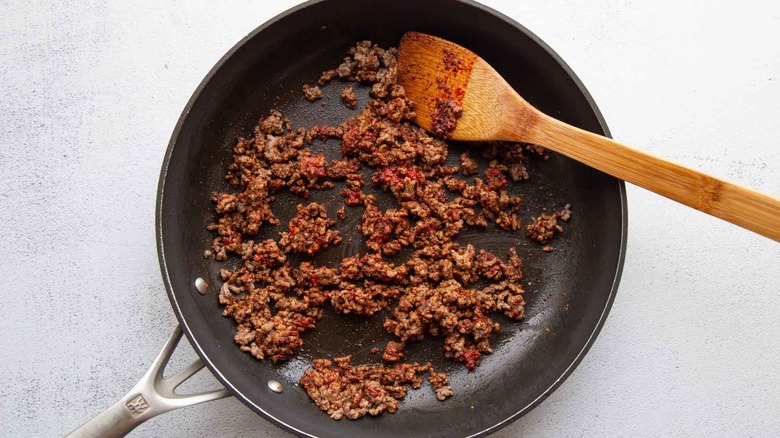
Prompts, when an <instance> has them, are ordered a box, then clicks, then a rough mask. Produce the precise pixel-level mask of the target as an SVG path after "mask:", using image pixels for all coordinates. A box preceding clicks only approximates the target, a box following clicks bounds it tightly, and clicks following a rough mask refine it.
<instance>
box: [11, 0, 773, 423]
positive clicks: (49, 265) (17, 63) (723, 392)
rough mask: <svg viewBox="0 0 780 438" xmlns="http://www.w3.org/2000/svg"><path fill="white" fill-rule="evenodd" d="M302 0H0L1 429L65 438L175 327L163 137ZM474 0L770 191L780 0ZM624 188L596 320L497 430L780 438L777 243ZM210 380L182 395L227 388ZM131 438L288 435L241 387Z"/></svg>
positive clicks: (692, 160)
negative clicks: (203, 85)
mask: <svg viewBox="0 0 780 438" xmlns="http://www.w3.org/2000/svg"><path fill="white" fill-rule="evenodd" d="M296 3H298V2H297V1H292V0H287V1H276V2H256V1H230V2H211V1H203V0H200V1H187V2H185V1H171V2H165V1H164V2H158V1H143V2H140V1H138V2H135V1H133V2H130V1H111V2H105V1H103V2H101V1H88V2H69V4H68V5H64V4H61V3H55V4H48V2H41V3H36V4H32V3H30V2H23V1H10V2H7V1H6V2H0V17H2V18H0V205H1V206H2V209H0V235H1V236H3V241H4V242H6V243H5V245H4V246H5V250H4V251H2V253H0V266H2V269H3V275H2V277H3V279H4V282H5V285H4V288H3V289H4V291H3V298H2V299H0V316H1V317H0V352H2V355H3V358H2V360H0V379H2V383H1V384H0V423H2V424H3V426H2V427H1V428H0V436H9V437H10V436H19V437H22V436H25V437H26V436H56V435H62V434H64V433H66V432H68V431H69V430H71V429H73V428H74V427H76V426H77V425H78V424H80V423H81V422H83V421H85V420H87V419H88V418H90V417H91V416H92V415H94V414H96V413H97V412H98V411H99V410H101V409H103V408H105V407H107V406H109V405H110V404H111V403H113V402H114V401H115V400H116V399H117V398H118V397H119V396H121V395H123V394H124V393H125V392H126V391H127V390H128V389H130V387H131V386H132V385H133V384H134V383H135V381H136V379H138V378H139V377H140V376H141V374H143V372H144V371H145V370H146V368H147V367H148V365H149V364H150V363H151V361H152V359H153V358H154V357H155V355H156V354H157V352H158V350H159V348H160V347H161V346H162V344H163V343H164V341H165V339H167V337H168V335H169V333H170V332H171V330H172V328H173V327H174V326H175V317H174V315H173V312H172V311H171V308H170V306H169V304H168V298H167V297H166V294H165V291H164V288H163V284H162V280H161V277H160V273H159V268H158V264H157V254H156V248H155V238H154V206H155V196H156V190H157V178H158V174H159V170H160V164H161V162H162V157H163V154H164V152H165V148H166V145H167V143H168V139H169V137H170V134H171V131H172V129H173V127H174V125H175V123H176V120H177V118H178V117H179V114H180V112H181V110H182V108H183V107H184V104H185V103H186V101H187V100H188V98H189V97H190V94H191V93H192V92H193V90H194V89H195V87H196V86H197V85H198V83H199V82H200V81H201V79H202V78H203V76H204V75H205V74H206V73H207V72H208V71H209V69H210V68H211V67H212V66H213V64H214V63H215V62H216V61H217V60H218V59H219V58H220V57H221V56H222V54H223V53H224V52H226V51H227V50H228V49H229V48H230V47H232V46H233V44H235V43H236V42H237V41H238V40H239V39H240V38H242V37H243V36H244V35H246V34H247V33H249V32H250V31H251V30H253V29H254V28H255V27H257V26H258V25H260V24H261V23H262V22H264V21H265V20H267V19H269V18H271V17H272V16H274V15H276V14H277V13H279V12H281V11H283V10H285V9H287V8H288V7H290V6H292V5H293V4H296ZM484 3H486V4H487V5H489V6H492V7H494V8H495V9H497V10H499V11H501V12H503V13H504V14H507V15H509V16H510V17H512V18H514V19H515V20H517V21H519V22H520V23H521V24H523V25H525V26H526V27H528V28H529V29H530V30H531V31H532V32H535V33H536V34H537V35H538V36H540V37H541V38H542V39H543V40H545V41H546V42H547V43H548V44H549V45H550V46H551V47H552V48H553V49H554V50H555V51H557V52H558V54H560V55H561V57H562V58H563V59H564V60H565V61H566V62H567V63H568V64H569V65H570V66H571V67H572V68H573V69H574V71H575V72H576V73H577V74H578V75H579V77H580V78H581V79H582V81H583V82H584V84H585V85H586V86H587V88H588V89H589V90H590V92H591V94H592V95H593V97H594V98H595V100H596V102H597V104H598V105H599V107H600V108H601V110H602V112H603V113H604V116H605V118H606V120H607V122H608V123H609V126H610V128H611V130H612V133H613V135H614V137H615V138H616V139H619V140H621V141H622V142H624V143H626V144H630V145H632V146H635V147H637V148H640V149H643V150H645V151H647V152H649V153H652V154H656V155H660V156H662V157H666V158H668V159H671V160H674V161H677V162H680V163H682V164H686V165H689V166H691V167H694V168H698V169H701V170H703V171H705V172H707V173H710V174H713V175H716V176H719V177H722V178H725V179H727V180H730V181H733V182H736V183H739V184H743V185H746V186H749V187H752V188H755V189H758V190H761V191H764V192H767V193H769V194H773V195H775V196H780V126H778V120H780V44H778V43H777V42H778V41H780V8H779V7H778V6H777V3H772V2H752V4H750V5H747V4H745V2H737V1H731V2H717V3H719V4H718V5H715V3H716V2H703V1H697V2H681V1H671V0H664V1H657V2H621V1H597V2H577V3H578V4H574V3H575V2H567V1H562V0H555V1H550V0H527V1H522V2H514V1H506V0H505V1H499V0H490V1H488V0H486V1H485V2H484ZM570 3H571V4H570ZM628 201H629V227H628V229H629V239H628V255H627V257H626V261H625V270H624V271H623V277H622V281H621V285H620V290H619V293H618V295H617V299H616V301H615V304H614V307H613V308H612V311H611V313H610V316H609V318H608V320H607V322H606V325H605V326H604V329H603V330H602V332H601V335H600V336H599V338H598V339H597V341H596V343H595V345H594V346H593V348H592V349H591V351H590V353H589V354H588V355H587V357H586V358H585V359H584V361H583V362H582V364H581V365H580V366H579V367H578V368H577V370H576V371H575V372H574V374H573V375H572V376H571V377H569V379H568V380H567V381H566V382H565V383H564V384H563V385H562V386H561V387H560V388H559V389H558V390H557V391H556V392H555V393H554V394H553V395H552V396H551V397H550V398H549V399H547V400H546V401H545V402H543V403H542V404H541V405H540V406H539V407H538V408H536V409H535V410H534V411H532V412H531V413H530V414H528V415H526V416H525V417H523V418H521V419H520V420H519V421H517V422H515V423H513V424H511V425H510V426H508V427H506V428H505V429H503V430H501V431H500V432H498V433H497V434H495V436H497V437H502V438H505V437H515V436H523V437H579V436H588V437H591V436H642V437H655V436H702V437H704V436H707V437H711V436H722V437H731V436H777V435H778V434H779V433H780V378H778V374H779V373H780V361H778V359H779V358H780V294H778V292H780V244H778V243H776V242H773V241H770V240H768V239H765V238H762V237H759V236H757V235H754V234H752V233H750V232H747V231H744V230H741V229H739V228H737V227H735V226H732V225H729V224H727V223H725V222H722V221H720V220H718V219H714V218H711V217H708V216H706V215H704V214H701V213H698V212H696V211H693V210H690V209H688V208H685V207H682V206H680V205H677V204H675V203H673V202H671V201H668V200H666V199H664V198H661V197H659V196H656V195H653V194H651V193H648V192H646V191H644V190H641V189H638V188H635V187H629V188H628ZM778 220H780V218H779V219H778ZM186 347H187V348H186V350H188V351H186V352H185V353H186V354H182V355H181V356H182V357H185V356H186V357H190V358H191V357H193V356H194V353H192V352H191V351H190V349H189V346H186ZM177 363H183V360H179V361H178V362H177ZM202 374H203V375H202V376H199V377H200V379H199V381H197V382H194V383H193V384H192V385H193V387H215V386H217V383H216V381H215V380H214V379H213V378H212V377H211V376H210V375H209V374H208V373H207V372H204V373H202ZM133 436H136V437H157V436H170V437H191V436H269V437H283V436H288V435H287V434H286V433H284V432H282V431H281V430H279V429H277V428H276V427H275V426H273V425H271V424H269V423H267V422H266V421H265V420H263V419H262V418H261V417H259V416H257V415H255V414H253V413H252V412H251V411H250V410H249V409H248V408H246V407H244V406H243V405H242V404H241V403H239V402H238V401H236V400H235V399H232V398H231V399H225V400H220V401H216V402H212V403H207V404H204V405H200V406H197V407H193V408H189V409H184V410H180V411H176V412H172V413H168V414H165V415H163V416H160V417H157V418H154V419H152V420H150V421H149V422H147V423H145V424H143V425H141V426H140V427H139V428H138V429H136V431H135V432H134V433H133Z"/></svg>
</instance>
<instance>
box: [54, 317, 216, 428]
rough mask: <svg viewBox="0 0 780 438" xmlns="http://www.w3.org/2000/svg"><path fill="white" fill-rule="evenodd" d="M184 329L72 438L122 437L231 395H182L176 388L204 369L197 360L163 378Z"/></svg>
mask: <svg viewBox="0 0 780 438" xmlns="http://www.w3.org/2000/svg"><path fill="white" fill-rule="evenodd" d="M181 335H182V331H181V327H180V326H178V325H177V326H176V329H175V330H174V331H173V334H171V337H170V338H169V339H168V342H166V343H165V347H163V349H162V350H161V351H160V354H158V355H157V358H156V359H155V360H154V363H152V366H151V367H150V368H149V371H147V372H146V374H144V376H143V377H141V380H139V381H138V383H136V384H135V386H134V387H133V389H131V390H130V392H128V393H127V394H125V396H124V397H122V398H121V399H120V400H119V401H118V402H116V403H114V404H113V405H112V406H111V407H109V408H108V409H106V410H105V411H103V412H101V413H99V414H97V415H95V416H94V417H93V418H92V419H91V420H89V421H87V422H86V423H84V424H82V425H81V426H79V427H78V428H77V429H76V430H74V431H73V432H71V433H69V434H68V435H67V437H70V438H88V437H89V438H91V437H121V436H124V435H126V434H127V433H129V432H130V431H131V430H133V429H135V427H136V426H138V425H139V424H141V423H143V422H144V421H146V420H148V419H150V418H152V417H155V416H157V415H160V414H164V413H166V412H168V411H172V410H174V409H179V408H183V407H187V406H192V405H196V404H198V403H203V402H207V401H211V400H216V399H220V398H223V397H227V396H229V395H230V392H228V390H227V389H219V390H215V391H208V392H202V393H199V394H192V395H181V394H177V393H176V392H175V390H176V388H177V387H178V386H179V385H181V384H182V383H184V382H185V381H186V380H187V379H189V378H190V377H192V376H193V375H194V374H195V373H197V372H198V371H200V370H201V368H203V362H202V361H201V360H200V359H198V360H196V361H195V362H193V363H191V364H190V365H189V366H188V367H187V368H184V369H183V370H181V371H179V372H178V373H176V374H175V375H173V376H171V377H169V378H167V379H166V378H164V377H163V371H164V370H165V367H166V366H167V365H168V361H169V360H170V359H171V355H173V352H174V351H175V350H176V346H178V345H179V341H180V340H181Z"/></svg>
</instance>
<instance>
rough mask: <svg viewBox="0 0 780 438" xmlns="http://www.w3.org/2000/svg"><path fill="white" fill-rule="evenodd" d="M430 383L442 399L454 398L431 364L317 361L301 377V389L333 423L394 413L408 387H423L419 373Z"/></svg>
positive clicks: (447, 385) (347, 358)
mask: <svg viewBox="0 0 780 438" xmlns="http://www.w3.org/2000/svg"><path fill="white" fill-rule="evenodd" d="M425 372H427V373H428V374H429V377H428V381H429V382H430V384H431V387H432V389H433V390H434V392H435V393H436V397H437V398H438V399H439V400H444V399H445V398H447V397H449V396H451V395H452V389H451V388H450V387H449V382H448V380H447V376H446V375H444V374H443V373H437V372H436V371H435V370H434V369H433V367H432V366H431V364H430V363H427V364H425V365H420V364H418V363H411V364H409V363H404V364H396V365H394V366H392V367H384V366H380V365H362V366H353V365H352V364H351V361H350V357H349V356H347V357H339V358H336V359H334V360H333V361H330V360H328V359H315V360H314V361H313V364H312V368H310V369H308V370H306V371H305V372H304V373H303V377H301V381H300V383H301V386H303V388H304V389H305V390H306V392H307V393H308V394H309V397H311V399H312V400H314V402H315V403H316V404H317V406H318V407H319V408H320V409H322V410H323V411H325V412H327V413H328V415H330V418H332V419H334V420H340V419H342V418H344V417H346V418H349V419H350V420H356V419H358V418H360V417H362V416H364V415H366V414H368V415H372V416H375V415H379V414H381V413H382V412H390V413H394V412H395V411H396V410H397V409H398V400H401V399H403V398H404V397H406V392H407V387H408V386H411V387H412V389H418V388H420V387H421V386H422V378H420V374H423V373H425Z"/></svg>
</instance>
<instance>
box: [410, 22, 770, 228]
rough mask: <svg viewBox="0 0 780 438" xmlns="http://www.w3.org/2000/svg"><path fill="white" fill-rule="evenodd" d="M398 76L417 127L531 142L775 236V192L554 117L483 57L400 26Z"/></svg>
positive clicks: (478, 137) (472, 137) (476, 138)
mask: <svg viewBox="0 0 780 438" xmlns="http://www.w3.org/2000/svg"><path fill="white" fill-rule="evenodd" d="M398 52H399V58H398V81H399V83H400V84H401V85H403V87H404V88H405V89H406V95H407V96H408V97H409V98H410V99H412V101H414V103H415V106H414V109H415V112H416V113H417V119H416V122H417V124H418V125H420V126H421V127H422V128H423V129H425V130H427V131H430V132H433V133H434V134H438V135H442V136H445V137H448V138H452V139H454V140H463V141H486V140H507V141H518V142H526V143H533V144H537V145H540V146H544V147H546V148H548V149H550V150H553V151H555V152H558V153H561V154H563V155H566V156H568V157H570V158H573V159H575V160H577V161H580V162H582V163H584V164H587V165H588V166H591V167H594V168H596V169H598V170H600V171H602V172H605V173H607V174H610V175H612V176H614V177H617V178H620V179H623V180H625V181H628V182H630V183H633V184H636V185H638V186H640V187H644V188H645V189H647V190H650V191H652V192H655V193H658V194H660V195H663V196H666V197H667V198H669V199H672V200H675V201H677V202H680V203H682V204H685V205H687V206H689V207H693V208H695V209H697V210H700V211H703V212H705V213H707V214H710V215H712V216H715V217H719V218H721V219H724V220H726V221H729V222H731V223H733V224H736V225H739V226H741V227H744V228H747V229H748V230H752V231H755V232H756V233H759V234H762V235H764V236H766V237H769V238H771V239H774V240H776V241H780V200H778V199H777V198H774V197H771V196H768V195H765V194H762V193H758V192H755V191H753V190H749V189H746V188H744V187H740V186H738V185H735V184H731V183H729V182H726V181H722V180H720V179H717V178H714V177H711V176H709V175H705V174H703V173H700V172H697V171H695V170H693V169H689V168H687V167H684V166H680V165H678V164H674V163H670V162H668V161H666V160H663V159H661V158H657V157H653V156H651V155H648V154H646V153H644V152H640V151H638V150H635V149H631V148H629V147H627V146H624V145H622V144H620V143H617V142H615V141H613V140H610V139H608V138H606V137H602V136H600V135H596V134H593V133H591V132H587V131H584V130H582V129H579V128H576V127H574V126H571V125H568V124H566V123H563V122H561V121H559V120H556V119H554V118H552V117H550V116H548V115H546V114H544V113H542V112H541V111H539V110H537V109H536V108H534V107H533V106H531V105H530V104H529V103H528V102H526V101H525V99H523V98H522V97H521V96H520V95H519V94H518V93H517V92H516V91H515V90H513V89H512V87H511V86H510V85H509V84H508V83H507V82H506V81H505V80H504V78H502V77H501V75H499V74H498V72H496V71H495V70H494V69H493V68H492V67H491V66H490V65H488V63H487V62H485V60H483V59H482V58H480V57H478V56H477V55H476V54H475V53H473V52H471V51H469V50H467V49H465V48H463V47H461V46H459V45H457V44H455V43H452V42H450V41H447V40H444V39H441V38H437V37H434V36H431V35H426V34H423V33H418V32H407V33H406V34H404V36H403V37H402V38H401V44H400V46H399V48H398Z"/></svg>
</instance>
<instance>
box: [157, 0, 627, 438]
mask: <svg viewBox="0 0 780 438" xmlns="http://www.w3.org/2000/svg"><path fill="white" fill-rule="evenodd" d="M322 1H324V0H309V1H307V2H305V3H302V4H300V5H297V6H295V7H293V8H290V9H287V10H286V11H283V12H281V13H280V14H278V15H276V16H274V17H273V18H271V19H269V20H268V21H266V22H265V23H263V24H262V25H260V26H259V27H257V28H256V29H254V30H253V31H252V32H250V33H249V34H247V35H246V36H245V37H244V38H242V39H241V40H240V41H239V42H237V43H236V44H235V45H234V46H233V47H232V48H231V49H230V50H229V51H228V52H227V53H226V54H225V55H223V56H222V58H220V60H219V61H218V62H217V63H216V64H215V65H214V67H212V68H211V70H210V71H209V72H208V74H206V76H205V77H204V78H203V80H202V81H201V82H200V84H199V85H198V87H197V88H196V89H195V92H194V93H193V94H192V96H191V97H190V99H189V100H188V101H187V104H186V105H185V106H184V109H183V110H182V113H181V115H180V116H179V119H178V121H177V123H176V126H175V128H174V130H173V132H172V134H171V139H170V141H169V143H168V148H167V150H166V152H165V156H164V158H163V162H162V167H161V170H160V178H159V182H158V186H157V202H156V204H155V236H156V240H157V256H158V261H159V263H160V272H161V274H162V279H163V283H164V285H165V290H166V292H167V294H168V298H169V300H170V302H171V307H172V308H173V310H174V314H175V315H176V318H177V319H178V320H179V323H180V324H181V326H182V328H183V330H184V334H185V335H186V336H187V339H188V340H189V342H190V344H191V345H192V346H193V349H194V350H195V352H196V353H197V354H198V356H199V357H200V358H201V359H202V360H203V362H204V363H205V364H206V366H208V368H209V370H210V371H211V373H212V374H213V375H214V376H215V377H216V378H217V380H219V382H220V383H221V384H223V385H224V386H225V387H226V388H227V389H228V390H229V391H230V392H231V393H232V394H233V395H234V396H236V397H237V398H239V399H240V400H241V401H242V402H243V403H244V404H246V405H248V406H251V407H252V408H253V410H255V411H256V412H258V413H260V414H261V415H262V416H263V417H264V418H266V419H267V420H269V421H271V422H273V423H275V424H276V425H278V426H280V427H282V428H283V429H285V430H287V431H289V432H292V433H294V434H296V435H298V436H304V437H314V435H311V434H308V433H306V432H304V431H302V430H300V429H297V428H295V427H294V426H292V425H290V424H287V423H285V422H283V421H282V420H280V419H278V418H276V417H274V416H273V415H271V414H270V413H268V412H266V411H265V410H263V408H262V407H260V406H258V405H257V404H255V403H253V402H252V401H251V400H249V399H248V398H247V397H246V396H245V395H244V394H243V393H241V392H240V391H239V390H238V389H237V388H236V387H235V386H233V385H232V384H231V383H230V382H229V381H228V380H227V379H226V378H225V377H224V376H223V375H222V374H221V373H220V372H219V370H218V369H217V368H216V367H215V366H214V364H213V363H212V362H211V360H210V359H209V357H208V356H207V355H206V354H205V353H204V352H203V349H202V348H201V346H200V345H199V344H198V342H197V340H196V339H195V338H194V337H193V336H192V332H191V330H190V327H189V325H188V322H187V320H186V319H184V316H183V314H182V312H181V308H180V307H179V303H178V301H177V299H176V296H175V295H174V294H173V290H172V287H171V281H170V278H169V273H168V266H167V263H166V260H165V252H164V248H163V239H162V205H163V194H164V193H163V192H164V188H165V181H166V177H167V174H168V166H169V164H170V160H171V156H172V154H173V149H174V145H175V143H176V138H177V137H178V135H179V132H180V130H181V127H182V124H183V122H184V120H185V118H186V116H187V115H188V114H189V112H190V109H191V108H192V106H193V105H194V103H195V102H196V101H197V100H198V97H199V96H200V94H201V92H202V91H203V89H204V88H205V86H206V84H208V82H209V81H210V80H211V78H212V77H213V76H214V74H215V73H216V72H217V71H218V70H219V69H220V68H221V67H222V65H223V64H224V63H225V62H226V61H227V60H228V59H230V58H231V57H232V56H233V55H234V53H235V52H236V51H237V50H238V49H239V48H240V47H241V46H243V45H244V43H246V41H248V40H250V39H251V38H253V37H254V36H255V35H256V34H258V33H260V32H262V31H263V30H265V29H266V28H267V27H269V26H271V25H272V24H274V23H276V22H277V21H279V20H280V19H282V18H284V17H286V16H288V15H291V14H293V13H296V12H298V11H299V10H302V9H305V8H308V7H310V6H312V5H314V4H317V3H320V2H322ZM455 1H457V2H458V3H464V4H467V5H470V6H473V7H475V8H478V9H481V10H483V11H485V12H487V13H489V14H492V15H494V16H496V17H497V18H499V19H501V20H503V21H505V22H507V23H508V24H510V25H512V26H513V27H515V28H516V29H518V30H519V31H520V32H522V33H524V34H525V35H526V36H528V37H529V38H531V39H532V40H533V41H534V42H535V43H536V44H538V45H539V47H541V48H542V49H543V50H544V51H546V52H547V53H548V54H549V55H550V56H551V57H552V58H553V59H554V60H555V61H556V62H558V64H560V65H561V67H562V68H563V69H564V70H565V71H566V73H567V74H568V75H569V76H570V77H571V79H572V80H573V81H574V83H575V84H576V85H577V88H578V89H579V90H580V92H581V93H582V95H583V96H584V97H585V99H586V100H587V101H588V104H589V105H590V107H591V109H592V110H593V112H594V114H595V115H596V118H597V120H598V122H599V125H600V126H601V129H602V130H603V131H604V134H605V135H606V136H607V137H611V134H610V131H609V127H608V126H607V123H606V121H605V120H604V116H603V115H602V114H601V111H600V110H599V108H598V106H597V105H596V102H595V101H594V100H593V97H592V96H591V95H590V93H589V92H588V90H587V89H586V88H585V86H584V84H583V83H582V81H581V80H580V79H579V78H578V77H577V75H576V74H575V73H574V71H573V70H572V69H571V68H570V67H569V66H568V64H566V62H564V61H563V59H562V58H561V57H560V56H559V55H558V54H557V53H556V52H555V51H554V50H553V49H552V48H550V46H548V45H547V44H546V43H545V42H544V41H542V40H541V39H540V38H539V37H537V36H536V35H535V34H534V33H533V32H531V31H529V30H528V29H527V28H525V27H524V26H522V25H521V24H520V23H518V22H517V21H515V20H514V19H512V18H510V17H508V16H506V15H504V14H503V13H501V12H499V11H497V10H495V9H493V8H490V7H488V6H485V5H483V4H481V3H477V2H475V1H472V0H455ZM616 181H617V183H618V188H619V192H620V201H621V207H622V208H621V212H622V218H621V219H622V220H621V222H622V226H621V243H620V253H619V258H618V263H617V269H616V270H615V276H614V281H613V283H612V288H611V290H610V294H609V299H608V300H607V305H606V306H605V308H604V311H603V312H602V314H601V315H600V317H599V321H598V324H597V325H596V327H595V328H594V330H593V332H592V333H591V334H590V336H589V337H588V341H587V342H586V344H585V346H584V347H583V348H582V350H580V352H579V353H578V354H577V356H576V357H575V359H574V361H573V362H572V363H571V364H570V365H569V366H568V367H567V368H566V370H565V371H564V373H563V374H562V375H561V377H560V378H559V379H558V380H556V381H555V382H554V383H553V384H552V385H551V386H550V387H549V388H547V389H546V390H545V391H544V392H543V393H542V394H541V395H540V396H539V397H537V398H536V399H535V400H534V401H533V402H532V403H530V404H528V405H527V406H525V407H523V408H522V409H521V410H519V411H518V412H516V413H515V414H514V415H512V416H510V417H508V418H506V419H505V420H504V421H502V422H500V423H497V424H495V425H493V426H491V427H489V428H487V429H485V430H483V431H480V432H478V433H476V434H473V435H470V436H469V438H471V437H480V436H486V435H489V434H490V433H493V432H495V431H497V430H499V429H501V428H503V427H505V426H506V425H508V424H510V423H512V422H513V421H515V420H517V419H518V418H520V417H522V416H523V415H525V414H526V413H528V412H529V411H531V410H532V409H533V408H534V407H536V406H538V405H539V404H540V403H542V402H543V401H544V400H545V399H546V398H547V397H549V396H550V394H552V392H553V391H555V389H557V388H558V387H559V386H560V385H561V384H562V383H563V382H564V381H565V380H566V379H567V378H568V377H569V376H570V375H571V373H572V372H573V371H574V369H575V368H576V367H577V365H579V363H580V362H581V361H582V359H583V358H584V357H585V355H586V354H587V352H588V350H590V348H591V347H592V345H593V343H594V342H595V340H596V337H597V336H598V334H599V332H600V331H601V328H602V327H603V325H604V322H605V321H606V318H607V315H608V314H609V311H610V309H611V308H612V304H613V302H614V300H615V295H616V293H617V289H618V285H619V284H620V277H621V274H622V272H623V265H624V262H625V256H626V245H627V240H628V233H627V229H628V201H627V197H626V187H625V183H624V182H623V181H622V180H616Z"/></svg>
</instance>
